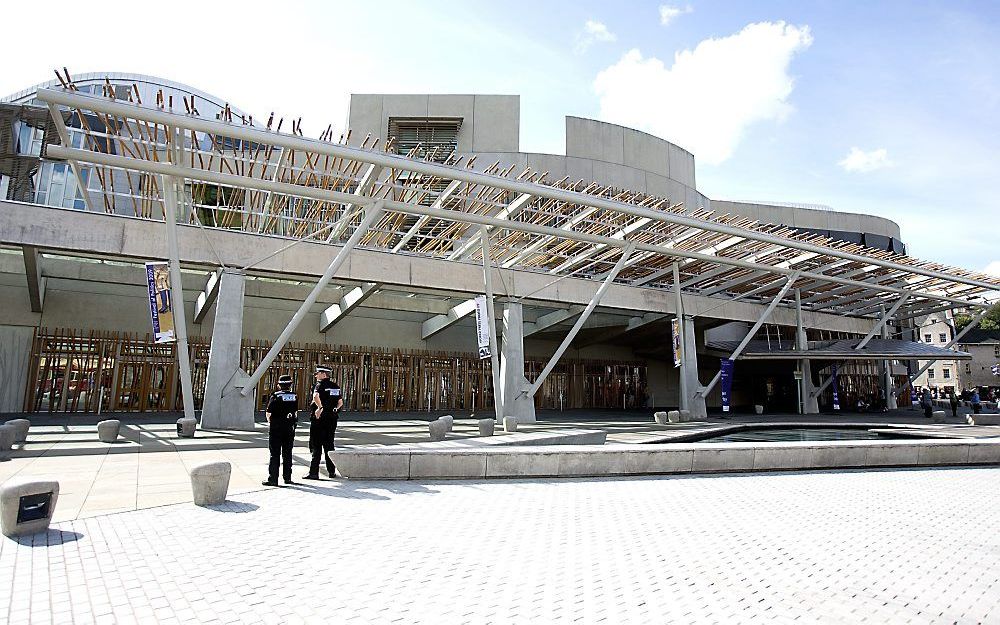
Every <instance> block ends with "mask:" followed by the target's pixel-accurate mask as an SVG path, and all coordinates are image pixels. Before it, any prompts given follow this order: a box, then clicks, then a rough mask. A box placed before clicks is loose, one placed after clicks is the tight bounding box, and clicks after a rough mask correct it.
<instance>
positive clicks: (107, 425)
mask: <svg viewBox="0 0 1000 625" xmlns="http://www.w3.org/2000/svg"><path fill="white" fill-rule="evenodd" d="M121 430H122V422H121V421H119V420H118V419H108V420H107V421H101V422H100V423H98V424H97V438H99V439H101V442H102V443H113V442H115V441H116V440H118V434H119V433H121Z"/></svg>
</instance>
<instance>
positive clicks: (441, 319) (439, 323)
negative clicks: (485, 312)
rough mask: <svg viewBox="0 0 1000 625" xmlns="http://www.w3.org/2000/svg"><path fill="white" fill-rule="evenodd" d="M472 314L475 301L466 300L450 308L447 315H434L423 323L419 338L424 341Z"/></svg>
mask: <svg viewBox="0 0 1000 625" xmlns="http://www.w3.org/2000/svg"><path fill="white" fill-rule="evenodd" d="M474 312H476V300H474V299H467V300H465V301H464V302H462V303H461V304H456V305H455V306H452V308H451V310H449V311H448V312H447V314H444V315H434V316H433V317H431V318H430V319H428V320H427V321H425V322H424V323H423V325H422V326H421V328H420V338H421V339H422V340H424V341H426V340H427V339H429V338H431V337H432V336H434V335H435V334H437V333H438V332H441V331H442V330H445V329H447V328H450V327H451V326H453V325H455V324H456V323H458V322H459V321H461V320H462V319H465V318H466V317H468V316H469V315H471V314H472V313H474Z"/></svg>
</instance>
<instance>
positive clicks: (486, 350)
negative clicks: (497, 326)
mask: <svg viewBox="0 0 1000 625" xmlns="http://www.w3.org/2000/svg"><path fill="white" fill-rule="evenodd" d="M490 316H491V315H490V314H489V311H488V310H487V309H486V296H485V295H478V296H476V338H477V340H478V341H479V359H480V360H485V359H486V358H489V357H490V356H492V354H491V353H490V327H489V326H488V325H486V324H488V323H490V322H491V321H492V320H491V319H490Z"/></svg>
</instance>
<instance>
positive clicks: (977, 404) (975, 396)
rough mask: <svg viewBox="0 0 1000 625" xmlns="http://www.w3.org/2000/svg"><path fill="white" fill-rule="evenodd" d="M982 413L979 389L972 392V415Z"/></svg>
mask: <svg viewBox="0 0 1000 625" xmlns="http://www.w3.org/2000/svg"><path fill="white" fill-rule="evenodd" d="M982 411H983V404H982V402H981V401H980V399H979V389H978V388H976V389H973V390H972V414H979V413H980V412H982Z"/></svg>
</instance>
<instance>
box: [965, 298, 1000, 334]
mask: <svg viewBox="0 0 1000 625" xmlns="http://www.w3.org/2000/svg"><path fill="white" fill-rule="evenodd" d="M971 322H972V315H967V314H964V313H963V314H960V315H955V330H956V331H958V332H961V331H962V330H963V329H965V326H967V325H969V324H970V323H971ZM979 329H981V330H1000V303H998V304H994V305H993V307H992V308H990V311H989V312H988V313H986V315H985V316H983V318H982V319H981V320H980V321H979Z"/></svg>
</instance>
